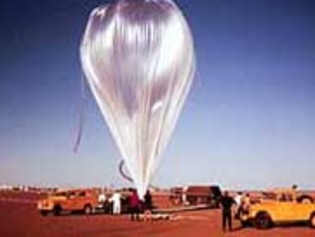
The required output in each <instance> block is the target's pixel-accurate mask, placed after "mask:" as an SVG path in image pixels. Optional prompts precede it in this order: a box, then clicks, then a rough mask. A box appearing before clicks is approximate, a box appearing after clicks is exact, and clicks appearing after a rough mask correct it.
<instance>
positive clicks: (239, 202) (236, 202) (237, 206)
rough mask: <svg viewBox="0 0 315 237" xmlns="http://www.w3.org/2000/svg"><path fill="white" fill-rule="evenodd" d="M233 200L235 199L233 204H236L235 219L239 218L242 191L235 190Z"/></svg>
mask: <svg viewBox="0 0 315 237" xmlns="http://www.w3.org/2000/svg"><path fill="white" fill-rule="evenodd" d="M234 201H235V204H236V207H235V219H239V218H240V214H241V211H242V202H243V193H242V192H237V194H236V196H235V197H234Z"/></svg>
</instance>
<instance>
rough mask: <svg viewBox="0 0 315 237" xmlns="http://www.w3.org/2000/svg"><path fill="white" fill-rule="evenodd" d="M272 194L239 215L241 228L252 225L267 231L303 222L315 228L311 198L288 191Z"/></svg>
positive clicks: (314, 207) (314, 215) (314, 208)
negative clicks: (284, 224)
mask: <svg viewBox="0 0 315 237" xmlns="http://www.w3.org/2000/svg"><path fill="white" fill-rule="evenodd" d="M272 194H273V195H270V193H269V195H267V196H268V197H269V198H262V200H260V201H259V202H257V203H253V204H251V205H250V206H249V209H248V210H243V211H242V212H241V213H240V220H241V222H242V225H243V226H246V225H249V224H253V225H254V226H255V227H256V228H258V229H268V228H270V227H272V226H273V225H276V224H281V223H297V222H305V223H308V224H309V226H310V227H312V228H314V227H315V204H314V203H313V200H312V199H311V197H307V196H305V195H304V196H297V195H296V193H294V192H292V191H288V190H277V191H275V192H273V193H272ZM301 197H304V198H301Z"/></svg>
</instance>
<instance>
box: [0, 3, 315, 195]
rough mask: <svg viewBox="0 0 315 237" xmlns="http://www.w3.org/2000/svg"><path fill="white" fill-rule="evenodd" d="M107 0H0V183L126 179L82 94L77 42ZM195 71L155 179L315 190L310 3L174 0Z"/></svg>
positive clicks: (314, 42)
mask: <svg viewBox="0 0 315 237" xmlns="http://www.w3.org/2000/svg"><path fill="white" fill-rule="evenodd" d="M106 2H108V1H96V0H56V1H39V0H34V1H24V0H12V1H3V2H1V5H0V6H1V7H0V108H1V111H0V183H8V184H31V185H61V186H77V185H80V186H90V185H113V186H114V187H118V186H122V185H124V186H129V185H130V184H129V183H127V182H126V181H124V180H123V179H122V178H121V177H120V175H119V173H118V170H117V165H118V163H119V160H120V155H119V152H118V150H117V149H116V146H115V144H114V142H113V140H112V138H111V135H110V133H109V131H108V128H107V125H106V124H105V123H104V122H103V119H102V117H101V114H100V112H99V111H98V108H97V106H96V104H95V102H94V98H93V96H92V95H91V94H90V93H88V95H87V98H86V100H85V101H84V105H85V106H84V108H85V119H84V131H83V139H82V143H81V146H80V149H79V152H78V153H73V150H72V148H73V143H74V141H75V138H76V131H77V127H78V120H79V111H80V103H81V74H82V73H81V68H80V60H79V45H80V41H81V37H82V34H83V31H84V28H85V24H86V21H87V17H88V15H89V13H90V11H91V10H92V9H93V8H94V7H97V6H99V5H100V4H104V3H106ZM176 3H177V4H178V5H179V6H180V8H181V9H182V10H183V12H184V14H185V16H186V18H187V20H188V22H189V24H190V26H191V29H192V32H193V36H194V41H195V48H196V57H197V73H196V78H195V81H194V85H193V88H192V90H191V93H190V95H189V97H188V100H187V102H186V104H185V107H184V110H183V112H182V114H181V117H180V120H179V122H178V126H177V127H176V129H175V132H174V135H173V137H172V140H171V142H170V144H169V146H168V148H167V150H166V151H165V153H164V155H163V157H162V159H161V163H160V166H159V168H158V170H157V171H156V174H155V176H154V179H153V181H152V183H153V184H154V185H157V186H162V187H169V186H173V185H178V184H194V183H203V184H206V183H209V184H211V183H218V184H220V185H221V186H222V187H224V188H232V189H245V188H246V189H248V188H249V189H256V188H270V187H274V186H289V185H291V184H292V183H297V184H298V185H299V186H301V187H302V188H315V185H314V180H315V169H314V165H313V160H314V158H315V122H314V121H315V106H314V105H315V93H314V91H315V28H314V25H313V24H314V23H313V22H315V3H314V1H311V0H309V1H307V0H299V1H296V0H277V1H275V0H247V1H245V0H238V1H233V0H225V1H223V0H207V1H206V0H205V1H201V0H199V1H189V0H177V1H176Z"/></svg>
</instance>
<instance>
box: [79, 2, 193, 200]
mask: <svg viewBox="0 0 315 237" xmlns="http://www.w3.org/2000/svg"><path fill="white" fill-rule="evenodd" d="M80 53H81V63H82V68H83V71H84V73H85V76H86V78H87V81H88V84H89V86H90V88H91V91H92V93H93V95H94V97H95V99H96V101H97V104H98V106H99V108H100V111H101V113H102V115H103V117H104V119H105V121H106V122H107V124H108V127H109V129H110V131H111V133H112V136H113V138H114V140H115V142H116V145H117V147H118V149H119V151H120V152H121V155H122V157H123V159H124V160H125V162H126V165H127V167H128V170H129V172H130V174H131V177H132V179H133V181H134V184H135V186H136V188H137V190H138V194H139V196H140V197H141V198H143V196H144V194H145V192H146V189H147V187H148V185H149V183H150V179H151V178H152V174H153V173H154V170H155V168H156V166H157V164H158V160H159V158H160V157H161V154H162V152H163V151H164V150H165V147H166V145H167V143H168V141H169V139H170V137H171V134H172V132H173V130H174V127H175V125H176V122H177V120H178V117H179V114H180V111H181V109H182V107H183V104H184V102H185V100H186V97H187V94H188V92H189V90H190V87H191V84H192V81H193V76H194V70H195V56H194V47H193V39H192V35H191V32H190V29H189V27H188V24H187V22H186V20H185V18H184V16H183V14H182V13H181V11H180V10H179V8H178V7H177V6H176V5H175V4H174V3H173V2H172V1H170V0H121V1H118V2H117V3H114V4H110V5H104V6H100V7H98V8H96V9H94V10H93V11H92V13H91V15H90V17H89V19H88V23H87V26H86V29H85V32H84V35H83V39H82V43H81V48H80Z"/></svg>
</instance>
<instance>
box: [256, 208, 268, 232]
mask: <svg viewBox="0 0 315 237" xmlns="http://www.w3.org/2000/svg"><path fill="white" fill-rule="evenodd" d="M254 225H255V227H256V228H257V229H261V230H265V229H269V228H270V227H271V225H272V221H271V218H270V216H269V214H268V213H267V212H259V213H258V214H257V215H256V217H255V219H254Z"/></svg>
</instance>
